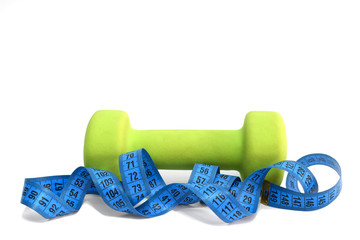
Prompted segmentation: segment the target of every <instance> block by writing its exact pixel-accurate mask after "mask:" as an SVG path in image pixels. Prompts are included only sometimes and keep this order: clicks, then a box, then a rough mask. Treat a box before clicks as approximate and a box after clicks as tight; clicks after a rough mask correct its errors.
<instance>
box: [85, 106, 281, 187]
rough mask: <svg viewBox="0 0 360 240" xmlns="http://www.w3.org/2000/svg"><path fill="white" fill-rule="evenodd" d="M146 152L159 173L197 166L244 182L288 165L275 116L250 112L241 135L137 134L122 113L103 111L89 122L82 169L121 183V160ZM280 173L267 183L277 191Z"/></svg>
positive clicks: (203, 132) (220, 132)
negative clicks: (108, 174)
mask: <svg viewBox="0 0 360 240" xmlns="http://www.w3.org/2000/svg"><path fill="white" fill-rule="evenodd" d="M140 148H145V149H146V150H147V151H148V152H149V154H150V156H151V158H152V159H153V160H154V162H155V164H156V166H157V167H158V168H159V169H178V170H180V169H184V170H185V169H192V168H193V166H194V164H195V163H203V164H211V165H218V166H220V168H221V169H223V170H237V171H239V172H240V176H241V177H242V179H245V178H246V177H247V176H249V175H250V174H251V173H252V172H254V171H256V170H258V169H260V168H263V167H267V166H269V165H271V164H274V163H276V162H279V161H282V160H285V159H286V134H285V126H284V122H283V119H282V117H281V116H280V114H278V113H276V112H267V111H254V112H249V113H248V114H247V115H246V117H245V121H244V126H243V127H242V129H240V130H135V129H133V128H131V126H130V121H129V117H128V115H127V114H126V113H125V112H123V111H117V110H101V111H97V112H96V113H95V114H94V115H93V116H92V118H91V120H90V122H89V124H88V127H87V130H86V136H85V145H84V164H85V166H86V167H91V168H97V169H103V170H107V171H111V172H113V173H114V174H116V175H117V176H118V177H119V178H120V173H119V166H118V164H119V163H118V157H119V155H120V154H123V153H126V152H131V151H134V150H137V149H140ZM282 178H283V171H281V170H276V169H273V170H271V171H270V173H269V174H268V175H267V178H266V179H267V180H268V181H270V182H272V183H275V184H278V185H280V184H281V181H282Z"/></svg>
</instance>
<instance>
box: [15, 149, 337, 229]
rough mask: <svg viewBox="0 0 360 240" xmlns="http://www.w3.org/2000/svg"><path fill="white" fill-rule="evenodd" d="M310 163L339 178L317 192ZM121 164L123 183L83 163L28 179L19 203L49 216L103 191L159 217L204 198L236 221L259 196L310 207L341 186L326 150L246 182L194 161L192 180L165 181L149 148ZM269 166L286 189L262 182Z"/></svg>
mask: <svg viewBox="0 0 360 240" xmlns="http://www.w3.org/2000/svg"><path fill="white" fill-rule="evenodd" d="M312 165H326V166H329V167H330V168H332V169H334V170H335V171H336V172H337V173H338V174H339V176H340V179H339V180H338V182H337V183H336V184H335V186H333V187H332V188H330V189H329V190H327V191H323V192H318V184H317V181H316V179H315V177H314V175H313V174H312V173H311V171H310V170H309V169H308V167H309V166H312ZM119 167H120V174H121V177H122V182H120V180H119V179H118V178H117V177H116V176H115V175H114V174H113V173H111V172H108V171H104V170H99V169H93V168H87V167H79V168H77V169H76V170H75V171H74V172H73V173H72V174H71V175H62V176H51V177H42V178H28V179H25V184H24V189H23V194H22V198H21V203H22V204H24V205H26V206H28V207H30V208H32V209H34V210H35V211H37V212H38V213H39V214H41V215H42V216H43V217H45V218H55V217H57V216H61V215H65V214H68V213H71V212H76V211H78V210H79V209H80V207H81V205H82V203H83V200H84V197H85V195H86V194H99V195H100V196H101V197H102V199H103V200H104V202H105V203H106V204H107V205H108V206H109V207H111V208H112V209H114V210H117V211H121V212H127V213H131V214H136V215H140V216H144V217H156V216H160V215H162V214H165V213H167V212H169V211H170V210H172V209H173V208H174V207H175V206H177V205H179V204H192V203H196V202H198V201H202V202H203V203H205V204H206V205H207V206H209V207H210V209H211V210H212V211H213V212H214V213H215V214H216V215H217V216H218V217H219V218H220V219H222V220H223V221H224V222H233V221H235V220H238V219H241V218H244V217H247V216H250V215H252V214H254V213H255V212H256V210H257V208H258V204H259V200H260V196H261V202H262V203H263V204H266V205H268V206H272V207H277V208H284V209H292V210H301V211H311V210H316V209H320V208H323V207H325V206H327V205H329V204H330V203H331V202H333V201H334V200H335V199H336V198H337V196H338V195H339V194H340V191H341V187H342V182H341V169H340V166H339V164H338V163H337V161H336V160H335V159H333V158H332V157H330V156H328V155H325V154H310V155H307V156H304V157H302V158H300V159H299V160H298V161H282V162H279V163H276V164H274V165H271V166H269V167H266V168H262V169H260V170H258V171H256V172H254V173H252V174H251V175H250V176H249V177H248V178H246V179H245V180H244V181H243V182H241V180H240V178H239V177H235V176H229V175H225V174H220V169H219V167H218V166H213V165H204V164H195V165H194V168H193V171H192V173H191V176H190V179H189V181H188V183H172V184H169V185H166V184H165V182H164V180H163V179H162V177H161V176H160V174H159V172H158V170H157V168H156V166H155V164H154V162H153V161H152V159H151V158H150V155H149V154H148V152H147V151H146V150H145V149H140V150H137V151H134V152H129V153H126V154H123V155H120V157H119ZM271 168H278V169H282V170H285V171H287V172H288V176H287V180H286V188H283V187H280V186H277V185H274V184H271V183H269V182H267V181H264V179H265V176H266V174H267V173H268V172H269V171H270V169H271ZM298 182H300V184H301V186H302V187H303V190H304V193H301V192H300V190H299V188H298V184H297V183H298Z"/></svg>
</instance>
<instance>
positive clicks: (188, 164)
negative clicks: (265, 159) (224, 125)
mask: <svg viewBox="0 0 360 240" xmlns="http://www.w3.org/2000/svg"><path fill="white" fill-rule="evenodd" d="M242 139H243V138H242V130H131V131H130V134H129V139H128V140H129V149H134V150H135V149H140V148H143V147H144V146H146V149H147V150H148V151H149V153H150V154H151V157H152V158H153V159H156V160H155V161H156V165H157V166H158V168H160V169H192V168H193V166H194V162H197V163H203V164H211V165H221V167H222V169H228V170H232V169H234V166H240V161H239V160H241V159H242V153H243V151H242V150H243V149H242V146H243V143H242V142H243V141H242ZM236 170H237V169H236Z"/></svg>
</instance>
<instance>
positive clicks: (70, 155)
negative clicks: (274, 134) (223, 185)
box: [0, 0, 360, 239]
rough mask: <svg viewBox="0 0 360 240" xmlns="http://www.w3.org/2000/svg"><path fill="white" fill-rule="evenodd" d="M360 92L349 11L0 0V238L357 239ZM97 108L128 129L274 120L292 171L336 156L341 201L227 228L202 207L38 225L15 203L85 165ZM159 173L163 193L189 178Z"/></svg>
mask: <svg viewBox="0 0 360 240" xmlns="http://www.w3.org/2000/svg"><path fill="white" fill-rule="evenodd" d="M359 80H360V2H359V1H346V0H342V1H329V0H327V1H317V0H309V1H307V0H302V1H288V0H286V1H285V0H284V1H209V0H207V1H199V0H189V1H187V0H183V1H171V0H170V1H169V0H164V1H154V0H152V1H89V0H86V1H79V0H69V1H68V0H62V1H50V0H44V1H38V0H33V1H20V0H13V1H10V0H0V82H1V86H0V98H1V99H0V100H1V101H0V104H1V119H0V121H1V123H0V146H1V147H0V159H1V176H0V177H1V181H0V184H1V214H0V215H1V220H2V227H1V229H2V230H1V233H0V234H1V236H5V235H6V236H8V237H9V236H10V237H11V239H20V237H23V238H24V239H35V238H36V239H44V238H46V237H48V238H52V239H64V238H67V239H69V238H79V239H80V238H81V239H86V238H88V239H90V238H91V239H111V237H113V238H124V237H127V238H129V239H140V238H145V237H147V238H159V239H181V238H188V239H189V238H191V239H195V238H197V239H227V238H229V239H230V238H231V239H236V238H239V239H240V238H241V239H255V237H256V239H260V237H261V238H266V239H272V238H274V239H275V238H276V239H279V238H291V239H305V238H306V239H309V238H314V239H315V238H316V239H318V238H320V237H321V239H335V238H336V239H339V238H340V237H342V236H344V234H347V236H356V235H355V234H357V233H355V231H356V229H355V227H357V226H358V224H357V223H356V222H357V221H358V220H357V218H356V217H357V216H359V203H358V201H359V197H360V196H359V192H358V186H359V179H358V175H359V174H358V171H359V161H360V159H359V147H360V141H359V136H360V129H359V121H360V114H359V102H360V101H359V100H360V97H359V86H358V82H359ZM99 109H118V110H124V111H126V112H127V113H128V114H129V116H130V119H131V123H132V126H133V127H134V128H137V129H171V128H173V129H238V128H240V127H241V126H242V124H243V119H244V116H245V114H246V113H247V112H248V111H251V110H273V111H277V112H279V113H280V114H281V115H282V116H283V118H284V121H285V124H286V128H287V138H288V159H292V160H296V159H298V158H300V157H301V156H303V155H305V154H308V153H313V152H322V153H326V154H329V155H331V156H333V157H334V158H336V159H337V160H338V161H339V163H340V165H341V167H342V170H343V190H342V192H341V194H340V196H339V198H338V199H337V200H336V201H335V202H333V203H332V204H331V205H330V206H328V207H326V208H324V209H322V210H318V211H314V212H295V211H287V210H280V209H272V208H269V207H265V206H261V207H260V209H259V211H258V213H257V214H256V216H254V217H250V218H249V219H244V220H240V221H238V222H235V223H233V224H225V223H223V222H221V220H220V219H218V218H217V217H216V216H215V215H214V214H213V213H212V212H211V211H210V210H209V209H208V208H207V207H205V206H201V205H195V206H190V207H189V206H188V207H177V208H176V209H175V210H174V211H172V212H170V213H168V214H166V215H164V216H161V217H158V218H152V219H143V218H139V217H133V216H129V215H127V214H123V213H117V212H115V211H112V210H111V209H109V208H108V207H107V206H105V204H104V203H103V202H102V200H101V199H99V198H97V197H87V198H86V200H85V203H84V205H83V207H82V208H81V210H80V211H79V212H78V213H76V214H72V215H71V216H66V217H62V218H59V219H55V220H51V221H47V220H44V219H43V218H42V217H40V216H39V215H37V214H36V213H35V212H33V211H32V210H30V209H28V208H26V207H25V206H23V205H21V204H20V197H21V191H22V185H23V181H24V178H26V177H39V176H49V175H56V174H70V173H71V172H72V171H73V170H74V169H75V168H76V167H77V166H80V165H83V140H84V135H85V130H86V126H87V123H88V120H89V119H90V117H91V116H92V114H93V113H94V112H95V111H96V110H99ZM311 169H313V170H314V174H315V175H316V176H317V178H318V181H319V183H320V189H321V190H325V189H327V188H329V187H331V186H332V185H333V184H335V182H336V181H337V176H336V174H335V173H334V171H332V170H330V169H328V168H326V167H323V168H322V167H320V168H316V167H312V168H311ZM162 173H163V175H164V178H165V180H166V181H167V182H174V181H183V182H185V181H187V177H188V174H189V172H186V171H183V172H176V173H175V174H173V173H172V172H171V171H166V172H162ZM352 216H354V217H355V218H352ZM356 232H357V231H356ZM9 234H10V235H9ZM352 234H353V235H352Z"/></svg>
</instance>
